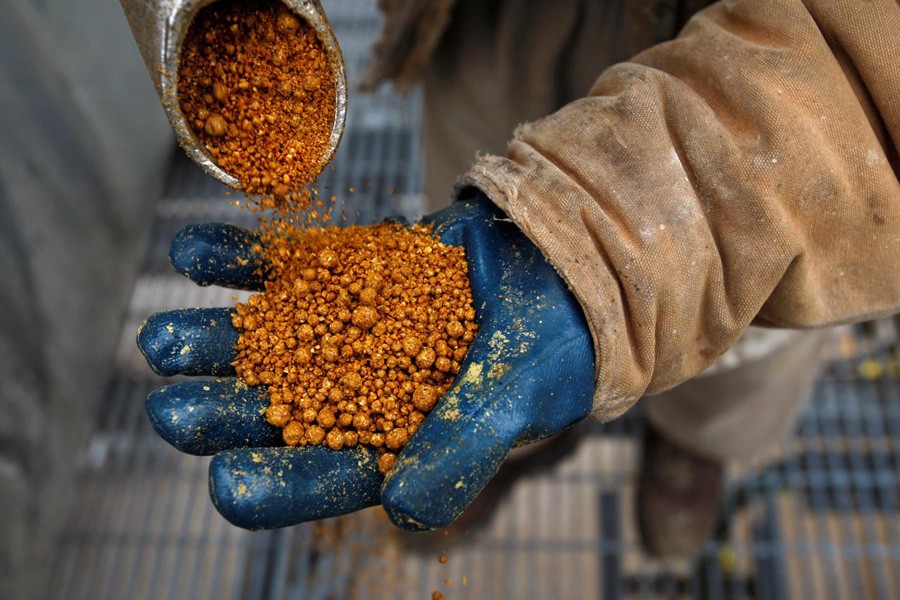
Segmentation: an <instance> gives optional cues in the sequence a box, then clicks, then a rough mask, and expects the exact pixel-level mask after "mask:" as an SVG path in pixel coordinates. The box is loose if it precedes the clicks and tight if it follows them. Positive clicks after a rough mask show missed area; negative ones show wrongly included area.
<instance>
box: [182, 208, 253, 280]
mask: <svg viewBox="0 0 900 600" xmlns="http://www.w3.org/2000/svg"><path fill="white" fill-rule="evenodd" d="M258 243H259V235H258V234H256V233H253V232H251V231H248V230H246V229H242V228H240V227H237V226H235V225H229V224H227V223H201V224H197V225H188V226H187V227H185V228H183V229H182V230H181V231H179V232H178V233H177V234H176V235H175V238H174V239H173V240H172V248H171V250H170V252H169V258H170V259H171V261H172V266H173V267H175V270H176V271H178V272H179V273H181V274H182V275H184V276H186V277H188V278H189V279H190V280H191V281H193V282H195V283H197V284H199V285H204V286H205V285H221V286H225V287H232V288H238V289H245V290H261V289H263V272H264V264H263V262H262V260H261V258H260V256H259V254H257V253H256V252H254V251H253V246H254V245H255V244H258Z"/></svg>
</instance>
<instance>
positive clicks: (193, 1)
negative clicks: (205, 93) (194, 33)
mask: <svg viewBox="0 0 900 600" xmlns="http://www.w3.org/2000/svg"><path fill="white" fill-rule="evenodd" d="M214 1H215V0H121V3H122V8H123V9H124V10H125V16H126V17H127V18H128V23H129V25H130V26H131V33H132V34H133V35H134V39H135V41H136V42H137V45H138V48H139V49H140V51H141V56H143V58H144V63H145V64H146V65H147V71H148V72H149V73H150V79H151V80H153V83H154V85H155V87H156V93H157V94H159V98H160V100H162V104H163V108H165V110H166V115H167V116H168V117H169V123H170V124H171V125H172V130H173V131H174V132H175V137H176V138H177V139H178V143H179V144H181V147H182V148H184V151H185V152H187V155H188V156H190V157H191V158H192V159H193V160H194V161H195V162H197V163H198V164H199V165H200V166H201V167H203V170H204V171H206V172H207V173H209V174H210V175H212V176H213V177H215V178H216V179H218V180H219V181H221V182H222V183H224V184H226V185H228V186H230V187H233V188H235V189H240V187H241V185H240V183H239V182H238V180H237V179H236V178H235V177H233V176H232V175H230V174H228V173H226V172H225V171H223V170H222V169H221V168H220V167H219V166H218V165H216V163H215V162H213V160H212V159H211V158H210V157H209V155H208V154H207V153H206V149H205V148H204V147H203V146H202V145H201V144H200V142H199V140H198V139H197V136H196V135H194V132H193V131H192V130H191V128H190V126H189V125H188V122H187V120H186V119H185V118H184V113H182V112H181V104H180V102H179V101H178V67H179V63H180V58H181V47H182V44H183V43H184V38H185V36H186V35H187V32H188V28H189V27H190V25H191V22H192V21H193V20H194V17H195V16H196V15H197V13H198V12H199V11H200V9H202V8H203V7H205V6H207V5H209V4H212V3H213V2H214ZM282 2H283V3H284V4H285V5H286V6H287V7H288V8H290V9H291V10H293V11H294V13H296V14H297V16H298V17H300V18H301V19H304V20H306V22H307V23H309V25H310V26H311V27H312V28H313V30H314V31H315V32H316V34H317V35H318V37H319V40H321V42H322V45H323V46H324V48H325V53H326V55H327V56H328V59H329V61H330V62H331V65H332V68H333V69H334V79H335V94H336V97H335V113H334V127H333V129H332V130H331V138H330V139H329V141H328V147H327V150H326V152H325V154H324V155H323V156H322V160H321V164H319V166H318V169H317V172H321V171H322V169H324V168H325V166H326V165H327V164H328V163H329V162H331V159H332V158H334V153H335V152H336V151H337V147H338V144H339V143H340V141H341V135H343V133H344V121H345V120H346V117H347V76H346V72H345V67H344V57H343V55H342V54H341V49H340V47H339V46H338V43H337V39H336V38H335V36H334V31H333V30H332V29H331V23H329V22H328V18H327V17H326V16H325V11H324V10H323V9H322V5H321V3H320V2H319V0H282Z"/></svg>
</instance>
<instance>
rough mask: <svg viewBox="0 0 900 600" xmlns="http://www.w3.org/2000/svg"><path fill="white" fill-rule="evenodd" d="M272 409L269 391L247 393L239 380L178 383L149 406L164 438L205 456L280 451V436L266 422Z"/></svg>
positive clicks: (161, 391) (151, 397)
mask: <svg viewBox="0 0 900 600" xmlns="http://www.w3.org/2000/svg"><path fill="white" fill-rule="evenodd" d="M268 406H269V399H268V398H267V397H266V390H265V388H264V387H261V386H257V387H247V386H246V385H244V384H243V383H240V382H239V381H237V380H236V379H221V380H215V381H186V382H183V383H176V384H175V385H170V386H166V387H164V388H161V389H158V390H156V391H154V392H152V393H151V394H150V395H149V396H147V402H146V409H147V415H148V416H149V417H150V422H151V423H152V424H153V429H155V430H156V432H157V433H158V434H159V435H160V437H162V438H163V439H164V440H166V441H167V442H169V443H170V444H172V445H173V446H175V447H176V448H177V449H179V450H181V451H182V452H187V453H188V454H196V455H201V456H203V455H209V454H215V453H216V452H221V451H222V450H228V449H231V448H261V447H267V446H278V445H281V444H282V441H281V431H280V430H279V429H278V428H277V427H273V426H272V425H269V424H268V423H267V422H266V419H265V416H264V413H265V410H266V407H268Z"/></svg>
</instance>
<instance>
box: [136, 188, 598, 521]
mask: <svg viewBox="0 0 900 600" xmlns="http://www.w3.org/2000/svg"><path fill="white" fill-rule="evenodd" d="M426 221H427V222H431V223H433V224H434V226H435V229H434V231H435V234H437V235H439V236H440V238H441V240H442V241H443V242H444V243H447V244H454V245H460V244H461V245H463V246H465V248H466V253H467V258H468V263H469V278H470V280H471V283H472V293H473V298H474V302H475V310H476V318H477V321H478V325H479V332H478V335H477V336H476V338H475V340H474V341H473V342H472V344H471V346H470V348H469V352H468V354H467V356H466V358H465V360H464V362H463V363H462V365H461V369H460V373H459V376H458V377H457V379H456V381H455V382H454V384H453V387H452V388H451V389H450V390H449V391H448V393H447V394H445V395H444V397H443V398H442V399H441V400H440V402H439V403H438V405H437V406H436V408H435V409H434V410H433V411H432V413H431V414H429V415H428V417H427V418H426V419H425V421H424V422H423V424H422V425H421V427H420V428H419V430H418V431H417V432H416V434H415V435H413V436H412V438H411V440H410V442H409V444H408V445H407V446H406V447H405V448H404V449H403V450H402V452H401V453H400V455H399V457H398V461H397V464H396V466H395V467H394V468H393V469H392V470H391V472H390V473H389V474H388V476H387V478H382V476H381V475H380V474H379V472H378V468H377V455H376V454H375V452H373V451H372V450H369V449H367V448H362V447H357V448H353V449H344V450H339V451H334V450H331V449H329V448H326V447H322V446H317V447H305V448H292V447H286V446H284V445H283V444H282V442H281V436H280V430H278V429H277V428H275V427H272V426H270V425H269V424H268V423H266V421H265V418H264V415H263V412H264V410H265V407H266V406H267V405H268V401H267V398H266V396H265V389H264V387H255V388H248V387H246V386H244V385H243V384H241V383H240V382H238V381H237V380H236V379H234V378H231V379H219V380H215V381H210V380H204V381H196V382H194V381H192V382H186V383H177V384H175V385H171V386H168V387H165V388H163V389H161V390H158V391H156V392H154V393H152V394H151V395H150V396H149V397H148V398H147V413H148V414H149V416H150V419H151V421H152V423H153V426H154V428H155V429H156V431H157V432H158V433H159V434H160V435H161V436H162V437H163V438H165V439H166V440H167V441H168V442H169V443H171V444H172V445H174V446H175V447H176V448H178V449H179V450H182V451H184V452H189V453H192V454H200V455H203V454H215V457H214V458H213V460H212V462H211V464H210V476H209V485H210V494H211V496H212V499H213V502H214V503H215V505H216V507H217V508H218V509H219V511H220V512H221V513H222V515H224V516H225V518H227V519H228V520H229V521H231V522H232V523H234V524H235V525H238V526H241V527H245V528H249V529H268V528H275V527H283V526H287V525H293V524H296V523H300V522H303V521H309V520H313V519H320V518H324V517H330V516H337V515H340V514H345V513H348V512H352V511H355V510H359V509H362V508H365V507H367V506H371V505H374V504H378V503H379V502H380V503H381V504H382V505H384V508H385V510H386V511H387V513H388V515H389V516H390V518H391V520H392V521H393V522H394V523H395V524H397V525H399V526H400V527H403V528H405V529H410V530H419V529H431V528H437V527H443V526H446V525H449V524H450V523H451V522H452V521H453V520H454V519H455V518H456V517H457V516H458V515H459V514H460V513H461V512H462V511H463V510H464V509H465V508H466V506H468V504H469V503H470V502H471V501H472V500H473V499H474V498H475V496H476V495H477V494H478V492H479V491H481V489H482V488H483V487H484V486H485V484H487V482H488V481H489V480H490V479H491V477H493V476H494V474H495V473H496V472H497V470H498V469H499V468H500V466H501V464H502V463H503V461H504V459H505V458H506V456H507V454H508V452H509V451H510V449H511V448H512V447H513V446H515V445H519V444H524V443H528V442H532V441H535V440H538V439H540V438H543V437H547V436H549V435H552V434H554V433H556V432H558V431H560V430H561V429H563V428H565V427H567V426H569V425H571V424H572V423H574V422H576V421H578V420H580V419H581V418H583V417H585V416H586V415H587V414H588V413H589V412H590V411H591V403H592V392H593V379H594V353H593V347H592V343H591V337H590V335H589V333H588V328H587V323H586V322H585V319H584V315H583V313H582V310H581V307H580V306H579V304H578V302H577V300H576V299H575V298H574V296H572V294H571V293H570V292H569V290H568V289H567V287H566V284H565V283H564V282H563V281H562V279H561V278H560V277H559V276H558V275H557V274H556V272H555V271H554V269H553V267H552V266H551V265H550V264H549V263H548V262H547V261H546V260H545V259H544V257H543V255H542V254H541V252H540V251H539V250H538V249H537V248H536V247H535V246H534V244H533V243H532V242H531V241H530V240H528V238H527V237H525V235H524V234H522V232H521V231H519V229H518V228H517V227H516V226H515V225H514V224H513V223H512V222H510V221H509V219H507V218H506V217H505V215H504V214H503V213H502V212H501V211H500V210H499V209H497V208H496V207H495V206H494V205H493V204H492V203H491V202H490V200H488V199H487V198H486V197H484V196H483V195H481V194H480V193H479V194H477V195H476V196H474V197H472V198H470V199H467V200H460V201H458V202H456V203H455V204H454V205H453V206H451V207H450V208H448V209H446V210H443V211H440V212H438V213H435V214H433V215H431V216H430V217H428V218H427V219H426ZM253 241H254V237H253V234H252V233H249V232H247V231H245V230H241V229H238V228H236V227H234V226H231V225H216V224H206V225H196V226H188V227H186V228H185V229H183V230H182V231H181V232H179V233H178V235H177V236H176V237H175V240H174V242H173V244H172V252H171V258H172V263H173V265H174V266H175V268H176V269H177V270H178V271H180V272H181V273H183V274H185V275H187V276H188V277H189V278H191V279H192V280H194V281H195V282H196V283H199V284H200V285H210V284H219V285H227V286H232V287H241V288H253V289H259V288H261V282H260V281H259V272H260V266H261V265H260V264H258V263H257V262H256V260H258V259H254V254H253V253H252V251H251V247H252V244H253ZM238 258H241V259H246V260H236V259H238ZM230 313H231V309H228V308H223V309H188V310H176V311H171V312H165V313H158V314H156V315H153V316H152V317H151V318H150V319H148V321H147V322H146V323H144V325H143V326H142V327H141V329H140V331H139V332H138V344H139V346H140V348H141V350H142V351H143V352H144V355H145V356H146V357H147V361H148V362H149V363H150V366H151V367H152V368H153V370H154V371H156V372H157V373H159V374H160V375H175V374H186V375H214V376H233V375H234V370H233V369H232V367H231V365H230V363H231V361H232V360H233V359H234V345H235V342H236V341H237V337H238V334H237V331H236V330H235V329H234V328H233V327H232V326H231V318H230Z"/></svg>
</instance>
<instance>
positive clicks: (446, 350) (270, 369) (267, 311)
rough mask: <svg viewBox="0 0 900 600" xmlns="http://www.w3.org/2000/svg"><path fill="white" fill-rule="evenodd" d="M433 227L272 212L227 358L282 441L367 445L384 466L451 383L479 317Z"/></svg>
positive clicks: (460, 259) (457, 252)
mask: <svg viewBox="0 0 900 600" xmlns="http://www.w3.org/2000/svg"><path fill="white" fill-rule="evenodd" d="M431 234H432V232H431V228H430V227H429V226H423V225H414V226H412V227H407V226H404V225H400V224H397V223H381V224H378V225H371V226H366V227H361V226H350V227H344V228H333V227H330V228H309V229H300V228H297V227H296V226H295V225H292V224H291V223H289V222H287V221H275V222H274V223H273V224H272V226H271V227H270V229H269V230H268V231H267V233H266V234H265V240H266V241H265V242H264V243H263V244H260V245H258V246H257V247H256V248H255V250H256V251H257V252H259V253H261V255H262V257H263V258H264V260H265V261H266V262H267V263H268V265H269V270H268V272H267V276H266V283H265V291H264V292H263V293H261V294H257V295H254V296H251V297H250V298H249V299H248V300H247V302H246V303H239V304H237V306H236V307H235V312H234V313H233V315H232V323H233V325H234V327H235V328H236V329H237V330H238V331H239V333H240V337H239V339H238V342H237V358H236V360H235V362H234V366H235V369H236V371H237V374H238V376H239V377H241V378H242V379H243V381H244V382H245V383H247V384H248V385H259V384H262V385H265V386H267V389H268V396H269V401H270V406H269V407H268V409H267V411H266V420H267V421H268V422H269V423H270V424H272V425H274V426H276V427H281V428H283V429H282V436H283V438H284V442H285V443H286V444H288V445H290V446H317V445H320V444H324V445H327V446H329V447H331V448H333V449H335V450H338V449H340V448H343V447H352V446H356V445H358V444H359V445H363V446H370V447H372V448H374V449H375V450H376V451H378V453H379V454H380V455H381V456H380V459H379V463H378V464H379V469H380V470H381V472H382V473H386V472H387V471H388V470H390V468H391V467H392V466H393V465H394V462H395V461H396V454H397V452H398V451H399V450H400V449H401V448H402V447H403V446H404V445H405V444H406V443H407V442H408V441H409V439H410V437H411V436H412V435H413V434H414V433H415V432H416V430H417V429H418V428H419V426H420V425H421V423H422V421H423V420H424V419H425V415H426V414H428V412H429V411H430V410H431V409H432V408H433V407H434V406H435V404H436V403H437V401H438V399H440V397H441V396H442V395H443V394H444V393H445V392H446V391H447V389H448V388H449V387H450V384H451V383H452V382H453V379H454V378H455V377H456V374H457V373H458V372H459V368H460V363H461V362H462V360H463V358H464V357H465V355H466V351H467V350H468V347H469V344H470V343H471V342H472V340H473V339H474V337H475V333H476V332H477V325H476V324H475V309H474V308H473V306H472V291H471V286H470V283H469V278H468V273H467V263H466V256H465V250H464V249H463V248H462V247H455V246H448V245H445V244H443V243H441V242H440V240H438V239H437V238H435V237H433V236H432V235H431Z"/></svg>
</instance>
